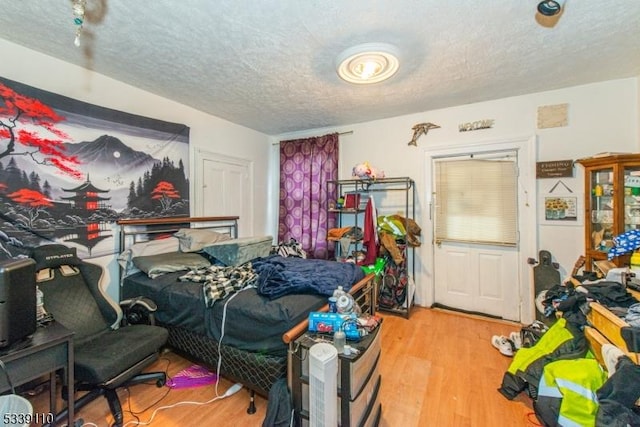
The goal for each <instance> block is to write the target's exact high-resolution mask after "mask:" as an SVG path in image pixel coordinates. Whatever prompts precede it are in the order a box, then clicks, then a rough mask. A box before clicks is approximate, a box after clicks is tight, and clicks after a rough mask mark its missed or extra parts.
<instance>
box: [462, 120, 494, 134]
mask: <svg viewBox="0 0 640 427" xmlns="http://www.w3.org/2000/svg"><path fill="white" fill-rule="evenodd" d="M494 123H495V120H494V119H485V120H476V121H475V122H468V123H460V124H459V125H458V131H459V132H470V131H473V130H480V129H490V128H492V127H493V124H494Z"/></svg>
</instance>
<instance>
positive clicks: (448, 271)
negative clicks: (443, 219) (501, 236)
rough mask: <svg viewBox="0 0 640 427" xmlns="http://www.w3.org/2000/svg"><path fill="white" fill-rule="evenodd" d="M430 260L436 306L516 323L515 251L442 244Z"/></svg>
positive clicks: (452, 243) (516, 269)
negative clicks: (486, 315)
mask: <svg viewBox="0 0 640 427" xmlns="http://www.w3.org/2000/svg"><path fill="white" fill-rule="evenodd" d="M434 256H435V260H434V261H435V266H436V268H435V269H434V273H435V277H434V280H435V284H436V285H435V301H436V303H438V304H441V305H444V306H447V307H452V308H456V309H461V310H465V311H471V312H477V313H484V314H488V315H491V316H497V317H501V318H504V319H509V320H516V321H517V320H519V314H520V313H519V310H518V307H519V301H518V299H519V298H518V251H517V249H515V248H508V247H501V246H487V245H474V244H469V243H457V242H442V243H441V244H440V245H435V248H434Z"/></svg>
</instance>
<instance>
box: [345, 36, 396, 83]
mask: <svg viewBox="0 0 640 427" xmlns="http://www.w3.org/2000/svg"><path fill="white" fill-rule="evenodd" d="M336 64H337V65H336V68H337V71H338V75H339V76H340V78H341V79H343V80H345V81H347V82H349V83H355V84H370V83H378V82H381V81H383V80H387V79H388V78H389V77H391V76H393V75H394V74H395V73H396V72H397V71H398V68H399V66H400V62H399V60H398V49H397V48H396V47H395V46H392V45H390V44H387V43H365V44H361V45H358V46H353V47H350V48H349V49H347V50H345V51H344V52H342V53H341V54H340V55H339V56H338V59H337V61H336Z"/></svg>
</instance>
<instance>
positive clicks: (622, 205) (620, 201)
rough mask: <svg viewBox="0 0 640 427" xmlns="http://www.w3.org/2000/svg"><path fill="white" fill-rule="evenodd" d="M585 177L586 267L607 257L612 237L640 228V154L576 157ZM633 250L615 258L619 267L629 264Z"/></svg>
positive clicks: (592, 266) (589, 267) (588, 267)
mask: <svg viewBox="0 0 640 427" xmlns="http://www.w3.org/2000/svg"><path fill="white" fill-rule="evenodd" d="M576 163H578V164H580V165H582V166H583V167H584V179H585V185H584V190H585V203H584V209H585V212H584V214H585V221H584V223H585V253H584V256H585V271H593V270H594V262H595V261H600V260H607V254H608V252H609V251H610V250H611V248H613V247H614V241H613V239H614V238H615V237H616V236H618V235H620V234H622V233H625V232H627V231H629V230H633V229H640V154H612V155H602V156H599V155H596V156H594V157H589V158H585V159H580V160H576ZM630 258H631V253H626V254H621V255H619V256H616V257H614V258H613V262H614V263H615V264H616V265H617V266H618V267H624V266H627V265H629V264H630Z"/></svg>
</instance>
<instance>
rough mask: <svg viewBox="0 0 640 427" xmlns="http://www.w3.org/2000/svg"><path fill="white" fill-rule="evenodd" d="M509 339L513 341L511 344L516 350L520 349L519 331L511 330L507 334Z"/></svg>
mask: <svg viewBox="0 0 640 427" xmlns="http://www.w3.org/2000/svg"><path fill="white" fill-rule="evenodd" d="M509 339H510V340H511V342H512V343H513V346H514V347H515V348H516V350H520V348H521V347H522V338H520V332H511V333H510V334H509Z"/></svg>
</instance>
